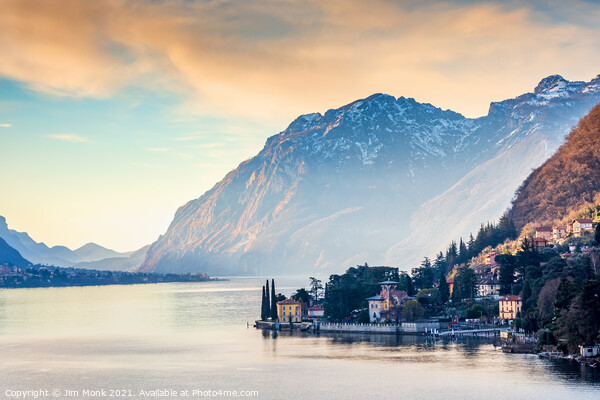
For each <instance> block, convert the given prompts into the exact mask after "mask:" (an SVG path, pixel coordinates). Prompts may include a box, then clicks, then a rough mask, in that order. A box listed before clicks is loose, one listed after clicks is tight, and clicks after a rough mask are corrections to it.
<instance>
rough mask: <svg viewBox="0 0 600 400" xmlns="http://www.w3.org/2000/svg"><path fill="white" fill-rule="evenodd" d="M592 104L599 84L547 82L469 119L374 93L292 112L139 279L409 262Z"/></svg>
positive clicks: (542, 153)
mask: <svg viewBox="0 0 600 400" xmlns="http://www.w3.org/2000/svg"><path fill="white" fill-rule="evenodd" d="M598 102H600V76H598V77H596V78H595V79H593V80H591V81H590V82H569V81H567V80H565V79H564V78H563V77H561V76H559V75H553V76H549V77H547V78H544V79H543V80H542V81H541V82H540V83H539V84H538V85H537V87H536V88H535V89H534V91H533V92H532V93H526V94H523V95H521V96H518V97H516V98H513V99H508V100H504V101H501V102H494V103H492V104H491V105H490V108H489V112H488V115H486V116H484V117H481V118H466V117H464V116H462V115H461V114H459V113H456V112H453V111H450V110H442V109H440V108H437V107H434V106H433V105H430V104H423V103H419V102H417V101H415V100H414V99H410V98H404V97H399V98H394V97H392V96H389V95H385V94H376V95H373V96H370V97H368V98H366V99H363V100H357V101H354V102H352V103H350V104H347V105H345V106H343V107H340V108H337V109H332V110H329V111H327V112H326V113H324V114H320V113H313V114H307V115H302V116H300V117H298V118H297V119H296V120H295V121H293V122H292V123H291V124H290V125H289V126H288V128H287V129H285V130H284V131H283V132H281V133H279V134H277V135H275V136H272V137H270V138H269V139H268V140H267V142H266V144H265V146H264V148H263V149H262V150H261V151H260V152H259V153H258V154H257V155H256V156H255V157H253V158H251V159H249V160H247V161H244V162H242V163H241V164H240V165H239V166H238V167H237V168H236V169H235V170H233V171H231V172H230V173H228V174H227V175H226V176H225V178H224V179H223V180H221V181H220V182H218V183H217V184H216V185H215V186H214V187H213V188H212V189H210V190H209V191H208V192H206V193H205V194H203V195H202V196H201V197H199V198H198V199H195V200H192V201H190V202H188V203H187V204H185V205H184V206H182V207H181V208H180V209H179V210H178V211H177V213H176V214H175V217H174V219H173V221H172V223H171V225H170V226H169V228H168V230H167V232H166V233H165V234H164V235H162V236H161V237H160V238H159V239H158V240H157V241H156V242H155V243H153V244H152V245H151V247H150V248H149V250H148V253H147V256H146V259H145V261H144V263H143V264H142V266H141V270H143V271H158V272H188V271H203V272H206V273H209V274H213V275H229V274H232V275H241V274H266V273H279V274H293V273H305V272H307V271H311V270H339V269H340V268H345V267H347V266H349V265H355V264H362V263H364V262H365V261H368V262H369V263H374V264H387V265H396V266H400V267H401V268H402V267H410V266H414V265H415V264H416V263H418V261H419V259H420V258H422V257H423V256H425V255H431V254H433V253H434V252H436V251H437V250H439V249H440V247H441V246H443V245H444V244H445V243H447V242H449V241H450V240H451V239H454V238H456V237H459V236H461V235H467V234H468V232H470V231H474V230H476V228H477V227H478V226H479V224H480V222H481V221H485V220H491V219H496V218H497V217H498V216H499V215H500V214H501V213H502V212H503V211H504V210H505V209H506V208H507V207H508V206H509V205H510V201H511V199H512V196H513V194H514V192H515V190H516V189H517V188H518V187H519V185H520V184H521V183H522V181H523V180H524V179H525V178H526V177H527V175H528V174H529V173H530V172H531V170H532V169H534V168H536V167H538V166H539V165H541V164H542V163H543V162H544V161H545V160H546V159H547V158H548V157H550V156H551V155H552V154H553V153H554V151H555V150H556V149H557V148H558V147H559V145H560V144H561V143H562V142H563V140H564V136H565V135H566V134H567V133H568V132H569V130H570V129H571V128H572V127H573V126H574V125H575V124H576V123H577V121H578V120H579V119H580V118H581V117H583V116H584V115H585V114H587V113H588V112H589V111H590V110H591V108H592V107H593V106H594V105H595V104H597V103H598Z"/></svg>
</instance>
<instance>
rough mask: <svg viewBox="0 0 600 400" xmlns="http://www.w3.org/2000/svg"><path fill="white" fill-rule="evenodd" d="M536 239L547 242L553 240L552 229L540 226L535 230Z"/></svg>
mask: <svg viewBox="0 0 600 400" xmlns="http://www.w3.org/2000/svg"><path fill="white" fill-rule="evenodd" d="M535 237H536V238H541V239H546V241H550V240H552V228H551V227H549V226H540V227H539V228H536V230H535Z"/></svg>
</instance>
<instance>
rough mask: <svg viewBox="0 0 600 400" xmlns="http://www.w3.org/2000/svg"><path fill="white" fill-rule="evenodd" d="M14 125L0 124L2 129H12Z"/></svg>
mask: <svg viewBox="0 0 600 400" xmlns="http://www.w3.org/2000/svg"><path fill="white" fill-rule="evenodd" d="M11 126H12V124H0V128H10V127H11Z"/></svg>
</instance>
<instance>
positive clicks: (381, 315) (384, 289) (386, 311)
mask: <svg viewBox="0 0 600 400" xmlns="http://www.w3.org/2000/svg"><path fill="white" fill-rule="evenodd" d="M379 284H380V285H381V292H379V294H377V295H375V296H373V297H369V298H368V299H367V301H368V302H369V321H371V323H373V322H381V321H383V320H385V319H387V318H389V317H390V316H392V315H390V313H392V311H394V312H395V311H396V310H395V307H399V306H403V305H404V303H406V301H407V300H408V295H407V294H406V292H405V291H403V290H396V286H397V285H398V282H394V281H385V282H380V283H379ZM392 314H393V313H392ZM393 317H395V315H393Z"/></svg>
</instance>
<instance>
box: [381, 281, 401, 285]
mask: <svg viewBox="0 0 600 400" xmlns="http://www.w3.org/2000/svg"><path fill="white" fill-rule="evenodd" d="M379 284H380V285H397V284H398V282H394V281H385V282H379Z"/></svg>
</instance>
